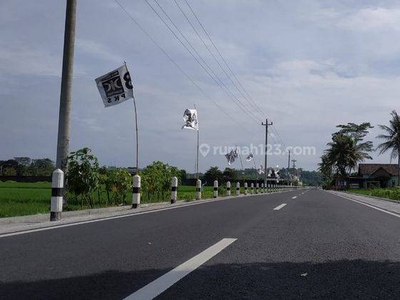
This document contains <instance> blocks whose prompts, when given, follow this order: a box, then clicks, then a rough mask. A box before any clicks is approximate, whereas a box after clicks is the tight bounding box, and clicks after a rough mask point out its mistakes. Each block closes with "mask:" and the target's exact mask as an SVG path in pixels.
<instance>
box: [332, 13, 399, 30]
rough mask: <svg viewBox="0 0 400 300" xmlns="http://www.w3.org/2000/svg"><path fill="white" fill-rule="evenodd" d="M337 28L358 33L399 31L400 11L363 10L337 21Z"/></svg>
mask: <svg viewBox="0 0 400 300" xmlns="http://www.w3.org/2000/svg"><path fill="white" fill-rule="evenodd" d="M338 26H339V27H342V28H346V29H351V30H359V31H368V32H369V31H371V30H378V31H388V30H395V31H399V30H400V9H388V8H384V7H376V8H364V9H360V10H359V11H356V12H355V13H354V14H352V15H349V16H346V17H344V18H342V19H341V20H339V22H338Z"/></svg>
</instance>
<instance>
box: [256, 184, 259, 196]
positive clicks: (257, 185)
mask: <svg viewBox="0 0 400 300" xmlns="http://www.w3.org/2000/svg"><path fill="white" fill-rule="evenodd" d="M259 188H260V184H259V183H258V182H257V183H256V194H258V189H259Z"/></svg>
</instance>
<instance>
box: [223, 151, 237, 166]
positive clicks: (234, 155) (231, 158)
mask: <svg viewBox="0 0 400 300" xmlns="http://www.w3.org/2000/svg"><path fill="white" fill-rule="evenodd" d="M225 157H226V159H227V160H228V165H231V164H233V163H234V162H235V160H236V158H238V157H239V153H238V150H237V149H235V150H232V151H231V152H229V153H227V154H225Z"/></svg>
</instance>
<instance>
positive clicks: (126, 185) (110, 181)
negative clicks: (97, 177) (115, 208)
mask: <svg viewBox="0 0 400 300" xmlns="http://www.w3.org/2000/svg"><path fill="white" fill-rule="evenodd" d="M103 178H104V179H103V180H104V181H103V183H104V185H105V189H106V192H107V201H108V203H114V204H126V194H127V193H128V192H129V191H130V190H131V188H132V176H131V174H130V173H129V172H128V171H127V170H124V169H115V170H107V171H106V174H105V176H104V177H103ZM110 196H111V197H110Z"/></svg>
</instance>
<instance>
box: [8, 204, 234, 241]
mask: <svg viewBox="0 0 400 300" xmlns="http://www.w3.org/2000/svg"><path fill="white" fill-rule="evenodd" d="M223 200H228V199H224V198H221V199H217V200H213V201H209V200H208V201H206V200H199V202H198V203H196V202H194V203H185V204H183V205H179V206H170V207H165V208H157V209H154V210H148V211H142V212H132V213H127V214H124V215H117V216H111V217H101V218H97V219H93V220H86V221H77V222H74V223H66V224H59V223H58V224H49V225H48V226H46V227H40V228H35V229H25V230H21V231H16V232H10V233H4V234H0V239H1V238H5V237H9V236H15V235H21V234H28V233H33V232H40V231H46V230H53V229H59V228H65V227H72V226H79V225H83V224H90V223H96V222H103V221H108V220H115V219H123V218H129V217H135V216H140V215H146V214H152V213H157V212H160V211H166V210H172V209H179V208H183V207H188V206H194V205H201V204H207V203H213V202H217V201H223ZM61 222H62V221H61ZM55 223H57V222H55Z"/></svg>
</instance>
